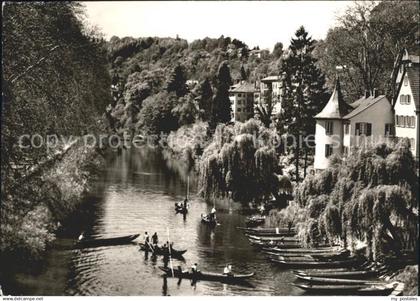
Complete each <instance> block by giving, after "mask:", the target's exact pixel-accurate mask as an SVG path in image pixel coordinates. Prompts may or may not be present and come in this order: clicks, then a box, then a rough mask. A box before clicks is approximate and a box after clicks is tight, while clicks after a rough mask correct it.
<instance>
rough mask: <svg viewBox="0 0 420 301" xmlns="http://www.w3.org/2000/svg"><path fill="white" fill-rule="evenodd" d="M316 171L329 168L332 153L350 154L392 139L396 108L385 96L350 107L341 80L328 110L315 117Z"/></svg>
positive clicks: (371, 97)
mask: <svg viewBox="0 0 420 301" xmlns="http://www.w3.org/2000/svg"><path fill="white" fill-rule="evenodd" d="M315 118H316V130H315V131H316V132H315V144H316V147H315V162H314V168H315V169H316V170H320V169H325V168H327V167H328V164H329V157H330V156H331V155H332V154H338V155H347V154H348V153H349V151H350V149H351V148H352V147H360V146H363V145H369V144H376V143H378V142H384V141H386V140H387V139H389V138H391V137H392V134H393V132H394V131H393V120H394V115H393V112H392V105H391V103H390V102H389V100H388V99H387V97H386V96H385V95H378V93H377V91H376V90H375V91H374V93H373V95H372V96H370V95H369V94H367V93H366V94H365V96H364V97H362V98H360V99H358V100H357V101H355V102H353V103H352V104H350V105H349V104H347V103H346V102H345V101H344V99H343V96H342V94H341V91H340V82H339V80H337V82H336V86H335V88H334V92H333V94H332V95H331V98H330V100H329V101H328V103H327V105H326V106H325V107H324V109H323V110H322V111H321V113H319V114H318V115H316V116H315Z"/></svg>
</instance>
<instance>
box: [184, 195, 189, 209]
mask: <svg viewBox="0 0 420 301" xmlns="http://www.w3.org/2000/svg"><path fill="white" fill-rule="evenodd" d="M187 206H188V198H185V199H184V209H187Z"/></svg>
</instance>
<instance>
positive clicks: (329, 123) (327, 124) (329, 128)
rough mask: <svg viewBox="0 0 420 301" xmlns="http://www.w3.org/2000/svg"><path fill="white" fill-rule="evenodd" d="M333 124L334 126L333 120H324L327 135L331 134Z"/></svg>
mask: <svg viewBox="0 0 420 301" xmlns="http://www.w3.org/2000/svg"><path fill="white" fill-rule="evenodd" d="M333 126H334V122H333V121H326V122H325V133H326V134H327V135H332V133H333V130H334V128H333Z"/></svg>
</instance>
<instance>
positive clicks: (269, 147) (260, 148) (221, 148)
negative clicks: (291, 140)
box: [199, 119, 281, 203]
mask: <svg viewBox="0 0 420 301" xmlns="http://www.w3.org/2000/svg"><path fill="white" fill-rule="evenodd" d="M276 139H278V136H277V134H276V132H275V130H271V129H267V128H265V127H264V126H263V125H262V124H261V122H259V121H256V120H253V119H251V120H249V121H247V122H246V123H235V125H219V126H218V127H217V128H216V132H215V135H214V137H213V141H212V142H211V143H210V145H209V146H208V147H207V148H206V149H205V150H204V153H203V156H202V160H201V163H200V167H199V172H200V187H201V188H202V190H201V193H202V195H203V196H204V197H206V198H211V197H224V196H230V197H232V199H233V200H234V201H240V202H242V203H247V202H251V201H256V202H259V201H261V200H263V199H266V198H268V197H269V196H270V195H271V193H273V192H274V193H277V191H278V189H279V187H278V186H279V180H278V176H277V174H278V173H280V172H281V170H280V168H279V162H278V157H277V155H276V151H275V148H274V147H273V145H274V143H273V142H274V141H276Z"/></svg>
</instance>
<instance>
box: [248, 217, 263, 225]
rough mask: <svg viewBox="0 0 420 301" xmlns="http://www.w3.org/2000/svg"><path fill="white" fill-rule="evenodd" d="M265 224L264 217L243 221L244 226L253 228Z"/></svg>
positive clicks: (249, 218)
mask: <svg viewBox="0 0 420 301" xmlns="http://www.w3.org/2000/svg"><path fill="white" fill-rule="evenodd" d="M264 222H265V216H259V215H257V216H251V217H247V218H246V220H245V224H246V225H247V226H248V227H253V226H259V225H262V224H264Z"/></svg>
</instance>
